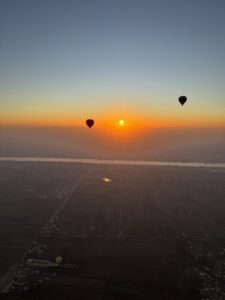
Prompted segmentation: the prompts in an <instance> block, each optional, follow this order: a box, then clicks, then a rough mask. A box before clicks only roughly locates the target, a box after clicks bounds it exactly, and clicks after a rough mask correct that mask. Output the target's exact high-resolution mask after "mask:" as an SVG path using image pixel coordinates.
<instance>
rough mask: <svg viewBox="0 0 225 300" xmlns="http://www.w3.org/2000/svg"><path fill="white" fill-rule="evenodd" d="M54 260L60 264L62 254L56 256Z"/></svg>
mask: <svg viewBox="0 0 225 300" xmlns="http://www.w3.org/2000/svg"><path fill="white" fill-rule="evenodd" d="M55 262H56V263H57V265H60V264H61V263H62V256H56V258H55Z"/></svg>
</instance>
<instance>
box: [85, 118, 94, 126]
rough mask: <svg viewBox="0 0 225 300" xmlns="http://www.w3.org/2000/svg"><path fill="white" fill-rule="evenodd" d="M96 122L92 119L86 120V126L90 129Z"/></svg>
mask: <svg viewBox="0 0 225 300" xmlns="http://www.w3.org/2000/svg"><path fill="white" fill-rule="evenodd" d="M94 123H95V121H94V120H92V119H88V120H86V124H87V126H88V127H89V128H91V127H92V126H93V125H94Z"/></svg>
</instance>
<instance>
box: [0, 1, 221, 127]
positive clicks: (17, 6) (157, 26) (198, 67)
mask: <svg viewBox="0 0 225 300" xmlns="http://www.w3.org/2000/svg"><path fill="white" fill-rule="evenodd" d="M193 3H194V9H193V6H192V5H191V4H193ZM224 9H225V4H224V1H217V3H216V4H215V3H213V2H211V1H209V0H207V1H203V0H200V1H199V2H198V3H196V2H193V1H191V2H190V1H189V2H188V3H182V5H181V3H180V2H179V1H177V0H173V1H170V3H169V4H168V2H166V1H161V2H155V1H145V0H142V1H138V2H137V1H128V0H123V1H117V0H116V1H113V2H110V1H109V2H107V3H106V2H103V1H100V0H97V1H96V2H94V3H92V2H90V3H88V4H85V3H82V2H76V1H75V2H73V1H70V0H67V1H60V0H57V1H48V2H46V1H38V2H36V3H32V4H31V3H28V2H27V1H20V2H18V1H15V0H13V1H10V2H6V1H4V2H3V3H2V5H1V11H0V19H1V24H2V26H1V29H0V36H1V40H2V46H1V47H0V60H1V62H2V63H1V71H0V77H1V79H2V80H1V81H0V126H4V127H5V126H18V127H20V126H41V127H43V126H47V127H48V126H63V127H65V126H82V125H83V123H84V120H85V119H87V118H93V119H95V120H96V121H97V123H96V126H99V127H113V126H114V125H113V124H114V122H117V121H118V120H120V119H124V120H126V121H127V122H129V123H131V125H132V126H131V127H132V128H134V129H139V128H144V127H150V128H152V127H168V126H169V127H171V126H172V127H189V126H191V127H194V126H195V127H225V101H224V92H225V91H224V79H225V64H224V62H225V54H224V53H225V38H224V34H223V28H224V26H225V20H224V16H223V11H224ZM178 25H179V26H178ZM181 95H185V96H187V99H188V100H187V102H186V103H185V105H184V106H181V105H180V103H179V102H178V98H179V96H181Z"/></svg>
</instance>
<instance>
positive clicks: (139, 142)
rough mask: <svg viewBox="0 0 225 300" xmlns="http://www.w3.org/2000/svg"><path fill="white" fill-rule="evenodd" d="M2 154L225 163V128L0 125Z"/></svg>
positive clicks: (0, 154)
mask: <svg viewBox="0 0 225 300" xmlns="http://www.w3.org/2000/svg"><path fill="white" fill-rule="evenodd" d="M0 156H39V157H41V156H42V157H76V158H109V159H135V160H159V161H197V162H225V129H152V130H140V131H135V132H133V133H132V132H131V134H130V136H127V135H126V134H123V133H121V131H119V130H118V133H117V134H114V135H112V134H111V133H110V131H108V132H106V131H102V130H99V129H96V128H92V129H91V130H90V129H88V128H67V129H66V128H65V129H63V128H17V129H16V128H0Z"/></svg>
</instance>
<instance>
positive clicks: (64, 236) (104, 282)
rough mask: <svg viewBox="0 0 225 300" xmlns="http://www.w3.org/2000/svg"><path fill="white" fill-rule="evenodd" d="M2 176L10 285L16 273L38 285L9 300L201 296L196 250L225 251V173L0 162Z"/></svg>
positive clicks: (0, 204)
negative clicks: (41, 264) (35, 263)
mask: <svg viewBox="0 0 225 300" xmlns="http://www.w3.org/2000/svg"><path fill="white" fill-rule="evenodd" d="M0 170H1V171H0V172H1V174H0V175H1V176H0V192H1V200H0V208H1V209H0V221H1V228H0V233H1V246H0V256H1V262H0V271H1V273H0V274H1V276H2V278H1V279H2V282H3V281H4V280H5V282H7V281H8V282H7V283H9V282H12V280H14V282H15V276H14V274H10V271H9V272H8V273H7V269H8V268H10V267H12V266H15V268H16V272H15V273H16V274H22V275H20V279H18V280H20V281H22V280H24V281H25V282H26V286H28V287H29V290H28V291H27V292H26V293H25V292H23V293H21V290H20V289H13V291H12V292H9V293H7V295H5V297H6V299H16V298H18V299H20V298H24V297H25V298H27V299H34V295H37V298H35V299H48V298H49V297H54V298H55V299H62V297H64V296H65V295H67V299H74V297H76V298H77V299H90V295H92V296H91V298H92V299H149V297H151V298H152V299H201V298H200V294H199V278H198V276H196V273H194V272H192V271H190V270H191V269H192V268H193V261H192V259H191V256H190V253H189V251H188V247H187V244H188V242H190V241H191V242H192V243H193V244H198V245H200V246H201V247H204V246H206V245H207V247H208V245H209V243H210V244H212V245H216V244H217V246H218V243H219V246H218V247H222V245H223V244H224V240H225V229H224V228H225V226H224V215H225V202H224V195H225V172H224V170H223V169H212V168H206V169H204V168H180V167H159V166H157V167H152V166H151V167H144V166H143V167H140V166H104V165H100V166H95V165H88V164H87V165H82V164H63V163H47V162H44V163H41V162H32V163H31V162H29V163H28V162H26V163H21V162H20V163H19V162H17V163H15V162H1V168H0ZM218 241H219V242H218ZM34 242H35V245H39V246H40V247H41V245H45V250H43V251H36V252H35V251H34V250H32V249H34V248H35V247H36V248H37V246H34ZM36 248H35V249H36ZM59 255H60V256H62V258H63V264H65V267H63V265H62V267H58V268H56V269H54V270H52V269H51V270H50V269H49V268H48V270H47V271H46V270H45V271H43V270H41V269H40V268H36V269H38V272H39V273H38V274H39V275H38V276H39V277H38V278H36V277H37V276H36V275H34V273H35V270H36V269H35V268H27V266H26V261H27V259H29V258H38V259H45V260H46V259H47V260H49V261H54V260H55V257H56V256H59ZM69 265H71V266H73V267H71V268H70V267H66V266H69ZM36 271H37V270H36ZM44 272H45V273H46V272H47V273H46V274H48V275H46V274H45V273H44ZM11 273H12V272H11ZM53 273H56V277H55V278H54V280H53V279H51V280H50V279H49V280H48V281H44V282H43V280H42V278H44V276H45V278H47V277H50V275H51V274H53ZM35 274H36V273H35ZM43 274H45V275H43ZM18 276H19V275H17V277H18ZM35 276H36V277H35ZM54 276H55V275H54ZM21 278H22V279H21ZM24 278H25V279H24ZM6 279H7V280H6ZM40 280H41V282H40V283H39V284H38V282H39V281H40ZM5 282H4V284H5ZM22 286H23V287H24V285H22ZM1 288H3V284H1Z"/></svg>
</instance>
